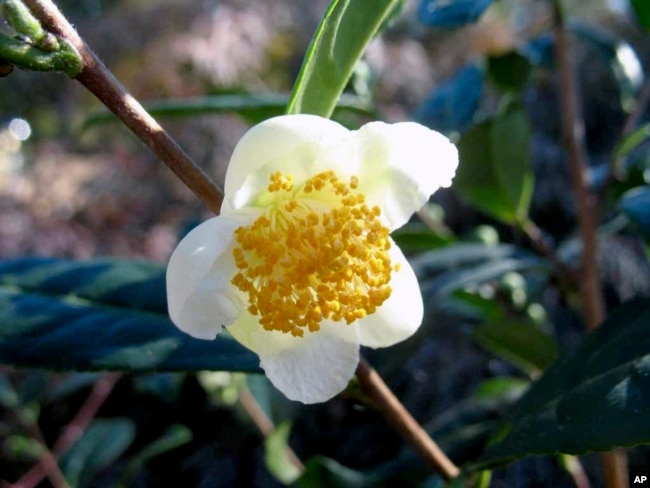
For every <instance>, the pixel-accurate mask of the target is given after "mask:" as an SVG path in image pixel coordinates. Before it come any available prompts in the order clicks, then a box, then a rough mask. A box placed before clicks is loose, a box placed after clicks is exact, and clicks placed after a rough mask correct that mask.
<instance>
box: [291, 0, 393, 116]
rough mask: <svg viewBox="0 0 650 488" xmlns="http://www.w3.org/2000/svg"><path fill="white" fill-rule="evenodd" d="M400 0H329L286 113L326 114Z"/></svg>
mask: <svg viewBox="0 0 650 488" xmlns="http://www.w3.org/2000/svg"><path fill="white" fill-rule="evenodd" d="M400 5H401V2H400V0H332V2H331V3H330V5H329V7H328V9H327V12H325V15H324V16H323V19H322V20H321V22H320V24H319V26H318V29H317V30H316V33H315V34H314V37H313V38H312V41H311V44H310V45H309V48H308V50H307V54H306V55H305V60H304V62H303V65H302V68H301V69H300V73H299V74H298V79H297V81H296V83H295V85H294V88H293V92H292V94H291V99H290V101H289V105H288V107H287V113H289V114H297V113H309V114H315V115H320V116H323V117H329V116H330V115H331V114H332V111H333V110H334V107H335V106H336V103H337V101H338V100H339V97H340V96H341V93H343V89H344V88H345V86H346V85H347V83H348V81H349V80H350V77H351V76H352V72H353V70H354V67H355V65H356V63H357V61H358V60H359V59H360V58H361V55H362V54H363V52H364V50H365V49H366V46H367V45H368V44H369V43H370V41H371V40H372V39H373V37H374V36H375V35H376V34H377V32H378V31H379V29H380V27H381V26H382V25H383V23H384V21H385V20H386V19H388V18H389V17H390V15H391V14H392V12H394V11H395V9H396V8H399V7H400Z"/></svg>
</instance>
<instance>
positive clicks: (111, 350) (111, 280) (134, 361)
mask: <svg viewBox="0 0 650 488" xmlns="http://www.w3.org/2000/svg"><path fill="white" fill-rule="evenodd" d="M0 324H1V326H0V363H4V364H12V365H15V366H22V367H35V368H46V369H58V370H103V369H113V370H125V371H150V370H159V371H192V370H204V369H212V370H225V371H259V366H258V364H259V361H258V359H257V357H256V356H255V354H253V353H252V352H250V351H248V350H246V349H245V348H243V347H242V346H240V345H239V344H238V343H237V342H235V341H234V340H232V339H229V338H228V337H227V336H226V335H223V336H220V337H219V338H218V339H217V340H215V341H202V340H198V339H193V338H191V337H190V336H188V335H187V334H184V333H182V332H180V331H179V330H178V329H177V328H176V327H175V326H174V325H173V324H172V323H171V321H170V320H169V318H168V316H167V305H166V298H165V268H164V267H163V266H162V265H159V264H154V263H149V262H144V261H118V260H110V259H105V260H94V261H86V262H75V261H59V260H53V259H22V260H17V261H7V262H3V263H0Z"/></svg>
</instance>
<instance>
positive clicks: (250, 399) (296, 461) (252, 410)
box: [239, 387, 305, 472]
mask: <svg viewBox="0 0 650 488" xmlns="http://www.w3.org/2000/svg"><path fill="white" fill-rule="evenodd" d="M239 403H240V404H241V406H242V407H243V408H244V410H246V413H247V414H248V415H249V416H250V418H251V420H252V421H253V423H254V424H255V425H256V426H257V428H258V429H259V430H260V432H261V433H262V435H263V436H264V437H266V436H268V435H269V434H270V433H271V432H272V431H273V429H274V428H275V426H274V425H273V422H272V421H271V419H270V418H269V417H268V416H267V415H266V413H264V410H262V408H261V407H260V405H259V404H258V403H257V400H255V397H254V396H253V395H252V394H251V392H250V391H249V390H248V388H246V387H243V388H242V389H241V390H240V391H239ZM286 450H287V456H288V458H289V461H290V462H291V464H293V465H294V466H295V467H296V468H298V469H299V470H300V472H303V471H304V470H305V465H304V464H302V461H300V458H298V456H297V455H296V453H295V452H294V450H293V449H291V447H290V446H287V447H286Z"/></svg>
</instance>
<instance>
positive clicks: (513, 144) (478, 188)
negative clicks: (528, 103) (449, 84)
mask: <svg viewBox="0 0 650 488" xmlns="http://www.w3.org/2000/svg"><path fill="white" fill-rule="evenodd" d="M458 147H459V150H460V165H459V167H458V172H457V173H456V177H455V179H454V189H455V190H456V191H458V192H459V193H460V194H461V195H462V196H463V197H465V198H466V199H467V200H468V201H469V202H470V203H471V204H472V205H474V206H476V207H477V208H478V209H479V210H481V211H483V212H485V213H487V214H489V215H490V216H492V217H494V218H496V219H498V220H501V221H503V222H506V223H509V224H514V223H516V222H517V221H520V220H525V218H526V216H527V214H528V206H529V204H530V200H531V197H532V190H533V174H532V171H531V165H530V128H529V124H528V117H527V116H526V113H525V112H524V110H523V108H522V107H521V106H519V105H515V104H513V105H510V107H508V108H506V109H505V110H504V111H503V112H502V113H501V114H500V115H498V116H497V117H495V118H493V119H490V120H487V121H485V122H482V123H480V124H477V125H476V126H474V127H473V128H472V129H470V130H469V132H467V133H465V134H464V135H463V137H462V138H461V139H460V141H459V144H458Z"/></svg>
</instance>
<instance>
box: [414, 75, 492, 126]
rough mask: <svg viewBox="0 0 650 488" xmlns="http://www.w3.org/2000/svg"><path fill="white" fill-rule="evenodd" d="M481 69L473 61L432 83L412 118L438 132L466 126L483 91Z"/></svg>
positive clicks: (476, 108) (470, 121) (472, 116)
mask: <svg viewBox="0 0 650 488" xmlns="http://www.w3.org/2000/svg"><path fill="white" fill-rule="evenodd" d="M483 78H484V75H483V70H482V69H481V68H479V67H478V66H477V65H475V64H470V65H468V66H466V67H464V68H463V69H461V70H460V71H459V72H458V73H456V75H454V76H453V77H452V78H451V79H450V80H448V81H446V82H445V83H443V84H441V85H440V86H438V87H436V88H435V89H434V90H433V91H432V92H431V94H430V95H429V96H428V98H427V99H426V100H425V101H424V102H423V103H422V105H421V106H420V107H419V108H418V110H417V111H416V113H415V120H417V121H418V122H420V123H422V124H424V125H426V126H428V127H431V128H432V129H435V130H438V131H440V132H445V133H449V132H460V131H463V130H465V129H467V128H468V127H469V125H470V124H471V123H472V121H473V120H474V115H475V114H476V111H477V110H478V107H479V104H480V101H481V96H482V95H483Z"/></svg>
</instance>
